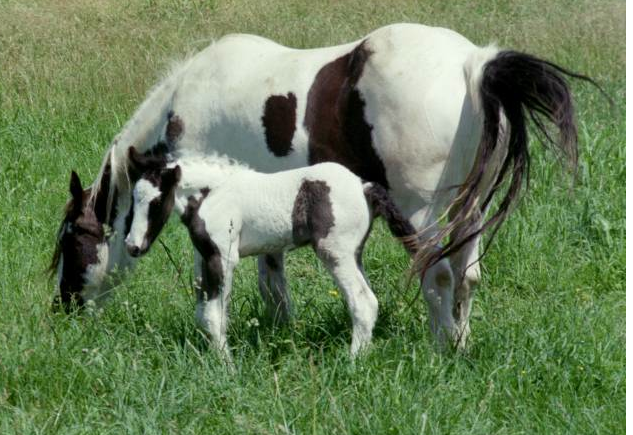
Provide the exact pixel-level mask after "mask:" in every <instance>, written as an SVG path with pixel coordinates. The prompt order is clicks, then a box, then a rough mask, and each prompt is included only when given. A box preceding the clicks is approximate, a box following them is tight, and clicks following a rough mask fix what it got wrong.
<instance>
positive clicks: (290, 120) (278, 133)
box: [262, 92, 297, 157]
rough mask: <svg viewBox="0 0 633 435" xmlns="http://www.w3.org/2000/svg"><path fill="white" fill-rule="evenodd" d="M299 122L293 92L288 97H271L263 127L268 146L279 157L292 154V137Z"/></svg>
mask: <svg viewBox="0 0 633 435" xmlns="http://www.w3.org/2000/svg"><path fill="white" fill-rule="evenodd" d="M296 122H297V97H296V96H295V94H293V93H292V92H288V94H287V96H283V95H271V96H270V97H268V99H267V100H266V103H265V104H264V115H263V116H262V125H263V126H264V133H265V135H266V144H267V145H268V149H269V150H270V152H271V153H273V154H274V155H276V156H277V157H283V156H287V155H288V154H290V153H291V152H292V137H293V136H294V134H295V130H296V128H297V127H296Z"/></svg>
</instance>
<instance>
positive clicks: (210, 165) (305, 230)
mask: <svg viewBox="0 0 633 435" xmlns="http://www.w3.org/2000/svg"><path fill="white" fill-rule="evenodd" d="M129 168H130V176H131V179H132V181H133V182H135V187H134V190H133V201H134V204H133V207H132V210H131V213H133V217H132V223H131V227H130V232H129V234H128V236H127V238H126V245H127V249H128V251H129V253H130V255H132V256H134V257H138V256H140V255H143V254H144V253H146V252H147V251H148V249H149V248H150V246H151V244H152V242H153V241H154V240H155V239H156V237H157V236H158V234H159V232H160V231H161V229H162V227H163V226H164V224H165V223H166V222H167V220H168V218H169V215H170V214H171V212H172V210H173V209H175V211H176V212H177V213H178V214H179V215H180V218H181V220H182V222H183V223H184V224H185V225H186V226H187V228H188V230H189V235H190V237H191V241H192V242H193V245H194V247H195V257H196V259H195V268H196V276H198V277H200V278H201V282H200V287H199V289H198V303H197V307H196V319H197V321H198V322H199V323H200V325H201V327H202V328H203V329H204V330H205V331H206V332H207V333H209V334H210V335H211V337H212V338H213V340H214V342H215V344H216V345H217V346H218V348H220V349H222V350H223V351H224V352H226V354H227V356H228V349H227V346H226V326H227V318H228V315H227V308H228V305H229V304H228V302H229V298H230V294H231V281H232V274H233V269H234V267H235V266H236V264H237V263H238V261H239V259H240V257H246V256H250V255H259V254H267V253H279V252H283V251H286V250H288V249H292V248H296V247H300V246H304V245H307V244H310V245H311V246H312V248H313V249H314V251H315V252H316V254H317V256H318V257H319V259H320V260H321V261H322V262H323V264H324V265H325V267H326V268H327V269H328V271H329V272H330V273H331V274H332V276H333V277H334V280H335V281H336V283H337V284H338V286H339V287H340V288H341V291H342V292H343V295H344V297H345V301H346V302H347V306H348V309H349V312H350V314H351V317H352V324H353V332H352V345H351V354H352V356H354V355H356V354H357V353H358V351H359V350H360V349H361V348H363V347H364V346H366V345H367V344H368V343H369V342H370V340H371V335H372V329H373V327H374V323H375V321H376V317H377V314H378V301H377V299H376V297H375V296H374V293H373V292H372V290H371V288H370V287H369V284H368V283H367V280H366V278H365V276H364V273H363V269H362V264H361V258H362V250H363V245H364V242H365V240H366V238H367V235H368V233H369V230H370V227H371V224H372V221H373V218H374V215H375V214H379V215H381V216H383V217H384V218H385V219H386V221H387V223H388V226H389V229H390V231H391V232H392V234H393V235H395V236H396V237H406V236H411V235H413V234H415V229H414V228H413V227H412V226H411V224H409V222H408V221H406V220H405V219H404V218H403V217H402V216H401V214H400V212H399V211H398V210H397V208H396V207H395V205H394V204H393V203H392V202H391V199H390V198H389V196H388V195H387V192H386V191H385V190H384V188H382V187H381V186H379V185H377V184H372V183H365V184H363V182H362V181H361V179H360V178H358V177H357V176H356V175H354V174H353V173H352V172H351V171H349V170H348V169H347V168H345V167H344V166H341V165H338V164H336V163H322V164H318V165H314V166H308V167H304V168H300V169H294V170H289V171H284V172H278V173H273V174H263V173H259V172H255V171H253V170H251V169H249V168H248V167H246V166H244V165H241V164H238V163H236V162H234V161H230V160H228V159H226V158H224V157H217V156H215V157H208V156H204V157H200V156H196V157H191V156H190V157H184V158H180V159H178V160H176V161H173V162H169V161H168V159H167V157H166V156H165V155H162V156H156V155H147V154H144V155H143V154H140V153H139V152H138V151H136V149H135V148H134V147H132V148H130V151H129ZM404 245H405V248H406V249H407V250H408V252H409V253H413V252H415V246H413V245H412V244H408V243H404Z"/></svg>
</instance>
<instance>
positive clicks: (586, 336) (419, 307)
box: [0, 0, 625, 434]
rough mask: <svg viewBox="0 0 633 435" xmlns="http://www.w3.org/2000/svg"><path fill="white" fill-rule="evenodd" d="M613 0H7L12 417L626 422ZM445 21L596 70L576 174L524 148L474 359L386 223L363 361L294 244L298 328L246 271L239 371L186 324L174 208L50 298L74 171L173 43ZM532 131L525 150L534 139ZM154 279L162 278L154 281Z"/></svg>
mask: <svg viewBox="0 0 633 435" xmlns="http://www.w3.org/2000/svg"><path fill="white" fill-rule="evenodd" d="M624 9H625V4H624V2H622V1H607V0H605V1H600V2H589V1H571V0H559V1H545V0H536V1H533V2H502V1H494V0H485V1H480V2H470V1H466V0H457V1H453V2H443V1H439V0H437V1H435V0H433V1H425V2H419V3H418V2H413V1H400V0H397V1H393V2H382V1H378V0H376V1H367V0H365V1H360V0H350V1H346V2H335V1H331V0H329V1H328V0H316V1H312V2H305V3H304V2H300V1H298V0H292V1H288V2H282V1H277V0H252V1H237V0H232V1H231V0H229V1H223V2H220V1H183V0H146V1H141V0H129V1H127V2H116V1H94V0H93V1H90V0H85V1H54V0H48V1H44V0H38V1H33V2H28V3H27V2H20V1H16V0H2V1H0V11H1V12H2V16H3V17H5V18H4V19H3V20H0V65H1V66H2V67H1V68H0V144H1V145H0V147H1V150H2V155H1V157H0V198H2V200H1V201H2V202H1V207H0V221H1V222H2V223H3V225H2V227H1V228H0V270H1V273H0V312H2V316H0V432H1V433H6V434H10V433H16V434H18V433H19V434H29V433H64V434H74V433H100V434H101V433H122V432H126V433H200V432H213V433H227V434H228V433H230V434H234V433H315V434H317V433H354V434H357V433H358V434H360V433H386V434H390V433H393V434H408V433H416V434H420V433H422V434H435V433H460V434H461V433H469V434H492V433H495V434H534V433H543V434H557V433H560V434H569V433H575V434H581V433H592V434H593V433H606V434H612V433H623V432H624V429H625V369H624V362H625V351H624V347H625V327H624V314H625V247H624V239H625V228H624V226H625V211H624V210H625V195H624V194H625V158H624V152H625V123H624V110H625V97H624V90H625V73H624V66H625V43H624V22H625V19H624ZM397 21H413V22H422V23H428V24H433V25H441V26H444V27H450V28H453V29H455V30H457V31H459V32H461V33H463V34H464V35H466V36H467V37H468V38H470V39H471V40H473V41H474V42H476V43H479V44H485V43H488V42H489V41H492V40H494V41H497V42H498V43H499V45H501V46H505V47H512V48H515V49H520V50H525V51H528V52H531V53H534V54H536V55H539V56H542V57H546V58H549V59H552V60H554V61H556V62H558V63H560V64H562V65H565V66H567V67H569V68H570V69H572V70H576V71H580V72H583V73H586V74H589V75H590V76H592V77H594V78H595V79H596V80H598V81H599V82H600V83H601V84H602V85H603V86H604V87H605V89H606V90H607V92H608V93H609V94H610V95H611V96H612V98H613V99H614V101H615V108H613V109H610V108H609V107H608V105H607V104H606V103H605V101H604V99H603V98H601V97H600V96H599V94H598V93H597V92H596V91H595V90H594V89H592V88H591V87H588V86H585V85H581V84H577V83H575V84H574V86H573V90H574V94H575V97H576V101H577V106H578V119H579V126H580V138H581V150H582V151H581V157H580V169H579V172H578V176H577V178H576V180H575V183H574V187H573V190H571V189H570V184H571V181H570V177H569V176H565V174H564V173H563V172H562V171H561V170H560V169H559V168H558V167H557V165H556V164H555V163H554V160H555V159H554V157H553V156H552V155H550V154H545V153H542V152H541V150H540V148H538V147H537V146H534V147H533V149H534V150H535V152H534V155H533V165H532V169H533V173H532V183H531V189H530V192H529V194H527V195H526V196H525V198H524V199H523V201H522V203H521V206H520V207H519V208H518V209H517V210H516V212H515V213H514V214H513V215H512V217H511V218H510V219H509V221H508V222H507V223H506V224H505V225H504V227H503V228H502V230H501V231H500V233H499V234H498V237H497V239H496V240H495V242H494V243H493V245H492V247H491V249H490V252H489V254H488V255H487V257H486V259H485V261H484V264H483V268H484V276H483V282H482V284H481V286H480V291H479V294H478V296H477V301H476V306H475V312H474V315H473V318H472V329H473V336H472V343H471V347H470V350H469V351H468V352H467V353H466V354H464V355H454V354H451V353H438V352H436V351H435V350H434V349H433V345H432V344H431V342H430V340H429V335H428V334H429V332H428V327H427V324H426V308H425V307H424V306H423V304H421V303H420V302H419V301H418V302H417V303H416V304H415V305H413V307H409V306H408V304H407V301H409V300H410V299H412V298H413V296H414V289H409V290H408V291H405V290H403V289H402V286H403V282H404V281H403V272H404V271H405V269H406V267H407V258H406V255H405V254H404V252H403V251H402V250H401V248H399V246H398V245H397V244H396V243H395V242H394V241H393V240H391V238H390V237H389V236H388V234H387V232H386V230H385V228H384V227H383V226H382V225H379V226H378V227H377V230H376V231H375V232H374V234H373V235H372V237H371V239H370V241H369V244H368V248H367V251H366V255H365V263H366V268H367V270H368V273H369V277H370V280H371V283H372V286H373V288H374V289H375V290H376V293H377V295H378V298H379V300H380V310H381V311H380V319H379V322H378V325H377V328H376V333H375V339H374V345H373V347H372V349H371V350H370V352H369V353H368V354H367V355H366V356H365V357H364V358H362V359H361V360H359V361H357V362H356V363H355V364H352V363H351V362H350V361H349V358H348V356H347V351H348V342H349V340H350V328H349V320H348V316H347V313H346V311H345V308H344V306H343V304H342V302H341V299H340V297H338V296H337V293H336V292H334V291H332V290H333V284H332V282H331V280H330V279H329V278H328V277H327V276H326V275H325V273H324V270H323V269H322V267H321V266H320V265H319V264H318V262H317V261H316V259H315V258H314V256H313V255H312V254H311V253H310V252H309V251H306V250H304V251H299V252H295V253H293V254H291V255H290V256H289V259H288V262H287V263H288V271H287V274H288V277H289V284H290V287H291V291H292V294H293V298H294V301H295V304H296V308H297V313H298V316H297V319H296V321H295V324H294V325H293V326H292V327H291V328H286V329H273V328H271V327H270V326H269V325H267V324H266V320H265V319H264V316H263V309H262V306H261V303H260V302H259V297H258V295H257V291H256V290H255V287H256V271H255V263H254V261H253V260H251V259H249V260H246V261H243V263H242V264H241V265H240V267H239V269H238V272H237V277H236V282H235V290H234V295H235V298H234V301H233V305H232V323H231V325H230V332H229V337H230V342H231V345H232V347H233V352H234V355H235V360H236V366H237V373H235V374H229V373H227V371H226V370H225V369H224V367H223V366H222V364H221V363H220V361H219V360H218V359H217V358H216V357H215V355H214V354H213V353H211V352H208V351H207V347H206V344H205V341H204V339H203V338H202V337H201V336H200V333H199V332H198V331H197V330H196V328H195V326H194V321H193V309H192V307H193V297H192V295H191V293H190V290H189V287H188V285H187V281H188V280H189V279H190V272H189V270H190V265H191V264H192V259H191V252H190V250H191V249H190V248H189V245H188V242H187V239H186V235H185V233H184V231H183V230H182V229H181V228H180V227H179V226H178V225H175V224H174V223H172V224H170V229H169V231H166V232H165V234H164V235H163V236H162V240H163V241H164V242H165V243H166V244H167V245H168V246H169V247H170V249H171V250H172V251H173V253H174V256H175V257H176V258H177V263H178V266H179V267H180V268H181V269H182V270H183V275H182V276H180V277H179V276H178V274H177V272H176V270H175V268H174V267H172V266H171V265H170V263H169V261H168V259H167V256H166V253H165V252H164V251H163V250H162V249H154V250H153V251H152V253H151V254H150V255H149V256H148V258H147V259H146V260H144V261H142V262H141V264H140V266H139V267H138V269H137V271H136V272H135V273H134V274H133V275H132V276H130V278H129V279H128V280H127V281H126V282H125V283H124V284H123V285H121V287H120V288H119V290H118V291H117V293H116V295H115V297H114V299H113V300H112V303H111V304H110V305H109V306H108V307H107V308H106V309H105V310H104V311H103V312H101V313H99V314H97V315H95V316H84V317H81V318H74V317H66V316H63V315H56V314H53V313H51V311H50V310H49V307H50V301H51V299H52V295H53V291H54V285H53V283H52V282H50V281H48V280H47V279H46V277H45V275H44V273H43V271H44V269H45V267H46V265H47V262H48V261H49V260H50V255H51V251H52V246H53V240H54V234H55V230H56V228H57V225H58V223H59V218H60V213H61V209H62V206H63V204H64V202H65V200H66V198H67V196H68V194H67V183H68V178H69V173H70V169H71V168H75V169H77V170H78V171H79V173H80V175H81V177H82V179H83V180H84V182H90V181H91V180H92V179H93V177H94V176H95V175H96V172H97V170H98V168H99V164H100V162H101V157H102V154H103V152H104V150H105V149H106V147H107V146H108V144H109V142H110V140H111V139H112V137H113V136H114V135H115V134H116V133H117V132H118V131H119V129H120V128H121V126H122V124H123V123H124V122H125V120H126V119H127V118H128V117H129V116H130V114H131V112H132V111H133V110H134V107H135V106H136V105H137V104H138V103H139V102H140V101H142V99H143V96H144V93H145V92H146V90H147V89H148V88H149V87H150V86H151V84H152V83H154V82H155V80H156V79H157V78H158V77H160V74H161V71H163V70H164V69H165V68H166V67H167V66H168V65H169V63H170V62H171V61H172V60H173V59H177V58H182V57H183V56H184V55H186V53H187V52H190V51H193V50H197V49H200V48H202V47H204V46H205V45H206V44H208V42H209V41H210V40H211V38H214V37H218V36H220V35H222V34H225V33H228V32H251V33H257V34H260V35H263V36H267V37H271V38H273V39H276V40H278V41H280V42H282V43H285V44H290V45H293V46H298V47H314V46H321V45H327V44H334V43H340V42H343V41H347V40H351V39H352V38H357V37H359V36H361V35H363V34H365V33H366V32H368V31H369V30H371V29H373V28H376V27H378V26H380V25H382V24H386V23H390V22H397ZM534 145H536V144H534ZM156 271H159V273H156Z"/></svg>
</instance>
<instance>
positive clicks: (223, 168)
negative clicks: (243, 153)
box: [174, 156, 252, 216]
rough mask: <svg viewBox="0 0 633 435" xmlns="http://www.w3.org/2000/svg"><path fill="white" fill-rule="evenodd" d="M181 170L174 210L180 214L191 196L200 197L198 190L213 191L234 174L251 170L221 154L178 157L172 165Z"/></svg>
mask: <svg viewBox="0 0 633 435" xmlns="http://www.w3.org/2000/svg"><path fill="white" fill-rule="evenodd" d="M176 164H177V165H179V166H180V169H181V171H182V176H181V179H180V182H179V183H178V188H177V190H176V204H175V206H176V212H177V213H178V214H179V215H181V216H182V214H183V213H184V211H185V208H186V207H187V203H188V199H189V197H191V196H194V197H196V198H200V196H201V195H200V192H201V190H203V189H208V191H209V192H213V191H214V190H215V189H217V188H218V187H220V186H222V185H223V184H224V183H225V182H227V180H228V179H229V178H230V177H231V176H232V175H235V174H238V173H242V172H251V171H252V169H250V168H249V167H248V166H246V165H244V164H241V163H238V162H236V161H234V160H230V159H228V158H226V157H222V156H188V157H187V158H182V159H178V160H176V161H175V162H174V165H176Z"/></svg>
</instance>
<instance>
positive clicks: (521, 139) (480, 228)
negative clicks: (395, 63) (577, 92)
mask: <svg viewBox="0 0 633 435" xmlns="http://www.w3.org/2000/svg"><path fill="white" fill-rule="evenodd" d="M465 75H466V78H467V82H468V87H469V91H470V94H471V99H472V101H473V106H474V107H475V109H474V110H475V111H476V112H479V113H482V114H483V131H482V136H481V139H480V141H479V146H478V150H477V155H476V158H475V163H474V166H473V168H472V170H471V172H470V174H469V175H468V177H467V178H466V180H465V181H464V183H463V184H461V185H460V186H459V191H458V194H457V196H456V198H455V199H454V200H453V201H452V202H451V203H450V204H449V213H448V215H449V219H448V222H447V224H446V225H445V226H444V227H443V228H442V230H441V231H440V232H439V233H438V234H437V235H435V236H434V237H433V238H432V239H430V240H428V241H426V242H425V244H424V246H422V248H423V249H421V250H420V251H419V252H418V253H417V254H416V256H415V260H414V268H416V269H417V270H418V271H422V272H423V271H424V270H426V269H427V268H428V267H430V266H431V265H433V264H434V263H436V262H438V261H439V260H441V259H442V258H445V257H448V256H450V255H451V254H453V253H455V252H456V251H458V250H459V249H460V248H461V247H463V246H464V245H465V244H466V243H468V242H470V241H472V240H473V239H475V238H476V237H477V236H479V235H480V234H481V233H482V232H484V231H486V230H487V229H489V228H492V235H491V237H490V240H492V238H493V237H494V235H495V233H496V232H497V230H498V229H499V226H500V225H501V224H502V223H503V221H504V220H505V219H506V217H507V216H508V214H509V212H510V211H511V210H512V206H513V205H514V204H515V203H516V201H517V199H518V198H519V195H520V193H521V189H522V187H523V185H526V187H527V184H528V181H529V163H530V153H529V149H528V131H527V124H528V123H529V122H530V121H531V122H532V124H533V126H534V131H535V132H536V133H537V136H538V137H539V139H540V141H541V142H542V143H543V144H544V145H545V146H546V147H548V148H551V149H553V150H554V151H555V152H557V154H558V155H559V156H560V157H561V160H562V159H565V160H567V162H568V163H569V166H570V167H571V168H572V169H573V170H574V172H575V169H576V166H577V163H578V144H577V132H576V122H575V119H574V106H573V103H572V96H571V93H570V91H569V86H568V84H567V81H566V77H572V78H576V79H581V80H584V81H587V82H590V83H592V84H593V85H595V86H596V87H597V88H598V89H599V90H600V91H601V92H602V93H603V94H604V91H602V89H601V88H600V86H598V85H597V84H596V83H595V82H594V81H593V80H592V79H591V78H589V77H586V76H584V75H580V74H576V73H573V72H571V71H568V70H566V69H564V68H561V67H560V66H558V65H555V64H553V63H551V62H548V61H546V60H542V59H539V58H537V57H534V56H531V55H529V54H525V53H519V52H516V51H497V50H496V49H494V48H490V47H488V48H484V49H480V50H479V51H478V52H475V53H474V54H473V55H472V56H471V59H470V60H469V62H468V63H467V64H466V65H465ZM605 95H606V94H605ZM607 98H608V96H607ZM548 127H555V133H556V135H555V136H553V135H552V132H551V130H549V129H548ZM504 182H506V183H504ZM502 184H507V187H506V188H505V189H501V187H502ZM500 190H505V192H504V193H503V195H502V196H500V201H499V202H498V206H497V207H496V209H495V210H493V211H491V213H492V215H491V216H490V217H489V218H488V219H487V220H486V221H485V222H479V219H478V218H477V216H480V215H481V214H483V213H485V212H486V210H487V208H488V206H489V205H490V203H491V200H492V199H493V197H494V196H495V194H497V193H501V192H499V191H500ZM447 236H450V238H451V240H450V241H449V242H448V243H447V244H445V245H444V246H443V247H442V249H441V250H437V249H429V248H431V247H433V246H437V245H440V244H441V243H442V242H443V239H445V238H446V237H447ZM484 252H485V251H484Z"/></svg>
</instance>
